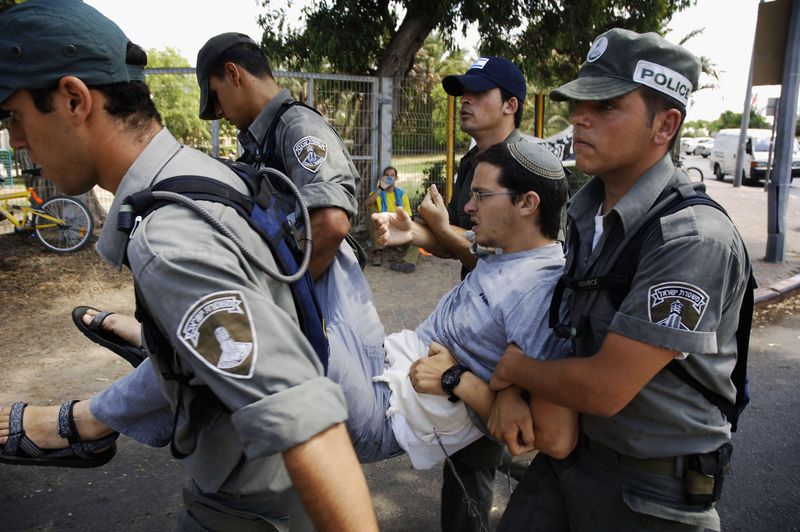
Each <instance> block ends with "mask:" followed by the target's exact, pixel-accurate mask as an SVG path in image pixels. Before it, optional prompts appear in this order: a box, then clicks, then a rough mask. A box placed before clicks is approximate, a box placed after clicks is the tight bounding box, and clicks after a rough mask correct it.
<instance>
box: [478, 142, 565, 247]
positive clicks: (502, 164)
mask: <svg viewBox="0 0 800 532" xmlns="http://www.w3.org/2000/svg"><path fill="white" fill-rule="evenodd" d="M475 161H476V162H477V163H489V164H491V165H494V166H497V167H498V168H500V177H499V178H498V180H497V182H498V184H499V185H500V186H502V187H504V188H507V189H508V190H510V191H511V192H514V195H513V196H511V201H512V202H515V201H519V200H520V199H522V195H523V194H525V193H526V192H530V191H533V192H536V193H537V194H538V195H539V199H540V203H539V229H540V230H541V232H542V235H544V236H545V237H547V238H551V239H553V240H555V239H557V238H558V231H559V229H560V228H561V209H562V208H563V206H564V203H566V201H567V192H568V188H569V185H568V183H567V179H566V177H564V178H563V179H546V178H544V177H541V176H539V175H537V174H535V173H533V172H531V171H530V170H528V169H527V168H525V167H524V166H522V165H521V164H519V163H518V162H517V160H516V159H514V157H512V156H511V152H509V151H508V146H507V145H505V144H502V143H501V144H495V145H494V146H491V147H490V148H488V149H487V150H485V151H483V152H481V153H479V154H478V155H477V156H476V158H475Z"/></svg>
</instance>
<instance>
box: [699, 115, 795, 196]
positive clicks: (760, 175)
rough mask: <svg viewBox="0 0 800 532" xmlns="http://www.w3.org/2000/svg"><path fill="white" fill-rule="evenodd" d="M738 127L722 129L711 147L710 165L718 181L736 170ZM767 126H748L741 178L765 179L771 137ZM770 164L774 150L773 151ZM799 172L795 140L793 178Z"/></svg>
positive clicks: (756, 181) (755, 180) (744, 179)
mask: <svg viewBox="0 0 800 532" xmlns="http://www.w3.org/2000/svg"><path fill="white" fill-rule="evenodd" d="M739 131H740V130H738V129H723V130H720V132H719V133H717V136H716V137H715V138H714V147H713V148H712V149H711V168H713V169H714V175H715V176H716V178H717V179H718V180H719V181H722V180H723V179H724V177H725V176H726V175H730V176H732V175H733V173H734V172H735V171H736V148H737V146H738V143H739ZM771 138H772V131H770V130H769V129H748V130H747V141H746V143H745V153H744V158H745V159H744V164H743V165H742V182H743V183H747V184H757V183H758V181H759V180H762V179H764V177H765V176H766V173H767V162H768V161H769V148H770V139H771ZM772 159H773V164H774V161H775V154H774V153H773V155H772ZM797 176H800V144H798V143H797V140H795V141H794V150H793V153H792V179H794V178H795V177H797Z"/></svg>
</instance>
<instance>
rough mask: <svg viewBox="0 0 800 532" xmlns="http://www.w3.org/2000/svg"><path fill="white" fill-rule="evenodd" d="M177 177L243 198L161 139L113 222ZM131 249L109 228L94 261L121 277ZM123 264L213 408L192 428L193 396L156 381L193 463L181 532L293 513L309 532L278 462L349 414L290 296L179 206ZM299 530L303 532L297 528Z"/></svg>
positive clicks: (145, 231) (215, 208) (231, 214)
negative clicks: (211, 181)
mask: <svg viewBox="0 0 800 532" xmlns="http://www.w3.org/2000/svg"><path fill="white" fill-rule="evenodd" d="M182 174H194V175H203V176H208V177H211V178H215V179H219V180H220V181H223V182H225V183H227V184H228V185H231V186H233V187H235V188H237V189H239V190H240V191H242V192H244V191H245V189H244V188H243V185H242V183H241V181H240V179H239V178H238V177H236V176H235V175H233V174H232V172H230V171H229V170H228V169H227V168H225V167H224V165H222V164H220V163H218V162H215V161H213V160H212V159H209V158H208V157H207V156H205V155H203V154H202V153H200V152H198V151H196V150H193V149H191V148H187V147H184V146H181V145H180V144H178V142H177V141H175V139H174V138H173V137H172V136H171V135H170V134H169V132H167V131H166V130H163V131H161V132H160V133H159V134H158V135H157V136H156V137H154V139H153V140H152V141H151V143H150V144H149V145H148V146H147V148H146V149H145V150H144V151H143V152H142V154H141V155H140V156H139V157H138V158H137V160H136V161H135V162H134V164H133V165H132V166H131V167H130V169H129V170H128V172H127V173H126V175H125V178H124V179H123V181H122V184H121V185H120V188H119V190H118V191H117V195H116V199H115V201H114V204H113V205H112V208H111V211H110V212H109V218H110V219H115V218H116V215H117V213H118V212H119V206H120V203H121V201H122V199H124V198H125V197H126V196H127V195H128V194H131V193H133V192H136V191H138V190H142V189H144V188H147V187H149V186H151V185H152V184H154V183H155V182H158V181H160V180H162V179H165V178H167V177H171V176H175V175H182ZM202 204H203V206H204V207H205V208H206V209H208V211H209V212H210V213H211V214H212V215H213V216H214V217H216V218H218V219H219V220H220V221H222V223H224V224H225V225H226V226H227V227H228V228H230V229H231V231H233V233H234V234H235V235H236V236H238V237H239V238H240V239H241V240H242V241H243V242H244V244H245V245H246V246H247V247H248V248H250V249H251V250H254V251H255V253H256V254H257V256H258V257H259V258H260V259H261V260H262V261H264V262H266V263H267V264H268V265H270V266H272V267H275V263H274V260H273V258H272V255H271V253H270V252H269V250H268V249H267V247H266V246H265V245H264V243H263V242H262V241H261V239H260V237H259V236H258V235H257V234H256V233H255V232H253V231H252V229H251V228H250V227H249V225H248V224H247V222H246V221H245V220H244V219H243V218H242V217H241V216H240V215H239V214H237V213H236V212H235V211H234V210H233V209H231V208H229V207H225V206H223V205H221V204H219V203H210V202H202ZM126 241H127V238H126V237H125V236H124V235H122V234H121V233H119V232H117V231H116V230H115V228H114V226H113V225H108V226H107V227H106V228H104V230H103V233H102V235H101V237H100V240H99V241H98V246H97V248H98V252H99V253H100V254H101V256H103V257H104V258H105V259H106V260H107V261H109V262H110V263H111V264H113V265H116V266H119V265H121V264H122V260H123V256H124V253H125V246H126V243H127V242H126ZM128 259H129V261H130V267H131V270H132V272H133V275H134V279H135V281H136V285H137V288H138V290H139V295H140V297H141V299H142V300H143V303H144V304H145V305H146V307H147V308H148V309H149V311H150V313H151V315H152V317H153V318H154V320H155V321H156V323H157V326H158V328H159V329H160V331H162V332H163V333H164V334H165V335H166V336H167V337H168V340H169V341H170V342H171V343H172V344H173V345H174V347H175V349H176V351H177V353H178V355H179V357H178V363H177V369H178V372H179V373H181V374H183V375H185V376H187V377H189V379H190V382H191V384H192V385H193V386H208V388H209V389H210V390H211V392H213V394H214V395H215V396H216V397H217V398H219V401H220V404H213V403H212V404H206V405H204V409H203V413H202V416H201V419H200V421H199V423H198V422H197V421H196V420H195V423H193V425H194V426H190V424H189V417H188V409H189V406H190V404H191V400H192V397H193V395H194V393H195V392H194V391H193V390H194V389H192V388H187V387H181V386H180V385H178V383H177V382H175V381H172V380H162V383H161V385H162V390H163V392H164V395H165V396H166V397H167V399H168V400H169V403H170V405H171V407H172V409H174V410H177V424H176V431H175V444H176V446H177V449H178V450H179V451H181V452H185V453H188V454H189V455H188V457H187V458H186V459H185V460H184V463H185V465H186V467H187V469H188V471H189V473H190V475H191V478H192V485H191V486H190V488H189V490H188V492H187V494H186V497H187V503H189V504H190V507H191V510H192V514H193V516H194V517H189V516H188V514H185V515H184V516H183V517H182V518H181V521H180V523H179V526H180V527H182V528H186V529H192V528H193V527H195V526H197V522H196V521H194V519H197V520H199V521H203V522H205V523H207V524H208V523H214V520H215V519H217V518H219V516H220V509H221V508H222V509H223V510H222V513H223V514H224V513H226V512H227V511H228V510H227V509H228V508H232V509H234V511H233V512H232V513H235V512H236V511H243V512H249V513H252V514H256V515H258V516H261V518H263V519H267V520H269V524H267V523H266V522H262V523H261V524H262V525H263V526H264V527H263V528H262V529H264V530H270V529H271V528H270V524H271V525H272V526H275V527H276V528H277V529H280V530H286V529H288V516H289V514H290V513H291V514H292V519H293V523H292V525H293V526H292V529H293V530H295V529H302V528H307V527H308V526H309V524H308V521H307V518H306V517H305V516H304V515H303V512H302V509H301V505H300V503H299V501H298V499H297V496H296V494H295V493H294V491H293V490H292V485H291V480H290V478H289V476H288V474H287V472H286V470H285V468H284V465H283V460H282V458H281V455H280V453H281V452H282V451H284V450H286V449H289V448H291V447H293V446H295V445H297V444H299V443H302V442H305V441H307V440H308V439H310V438H312V437H313V436H315V435H316V434H318V433H320V432H321V431H323V430H325V429H327V428H328V427H330V426H332V425H334V424H336V423H339V422H342V421H344V420H345V419H346V417H347V409H346V406H345V403H344V397H343V394H342V391H341V389H340V387H339V386H338V385H337V384H334V383H333V382H332V381H330V380H328V379H327V378H325V377H324V376H323V368H322V365H321V363H320V362H319V360H318V359H317V356H316V354H315V352H314V350H313V348H312V347H311V345H310V344H309V343H308V341H307V339H306V338H305V336H304V335H303V333H302V331H301V330H300V328H299V327H298V324H297V316H296V313H295V306H294V302H293V300H292V294H291V291H290V289H289V288H288V287H287V286H286V285H284V284H282V283H279V282H277V281H275V280H273V279H271V278H270V277H269V276H267V275H266V274H265V273H263V272H261V271H260V270H258V269H257V268H255V267H253V266H252V265H251V264H250V263H249V261H248V260H247V259H246V258H245V257H244V256H243V255H242V253H241V251H240V250H239V248H238V247H237V246H236V245H235V244H234V243H233V242H232V241H231V240H229V239H228V238H226V237H225V236H223V235H221V234H220V233H219V232H218V231H217V230H216V229H214V228H213V227H211V226H210V225H209V224H208V223H207V222H205V221H203V220H202V219H200V218H199V217H198V216H197V215H196V214H195V213H194V212H193V211H191V210H189V209H187V208H186V207H183V206H178V205H174V204H173V205H167V206H165V207H162V208H161V209H158V210H157V211H155V212H154V213H152V214H151V215H150V216H148V217H147V218H145V219H144V221H143V222H142V223H141V224H140V225H139V226H138V227H137V228H135V229H134V231H133V233H132V234H131V240H130V242H129V243H128ZM276 331H280V334H276ZM140 367H145V365H143V366H140ZM202 494H206V495H205V496H203V495H202ZM218 505H221V507H219V506H218ZM214 508H217V509H216V510H214ZM206 514H208V515H206ZM295 518H297V520H298V523H301V522H302V526H297V527H295V526H294V519H295ZM224 519H225V520H224V521H223V523H224V524H225V526H226V527H228V528H230V527H231V526H234V525H232V524H231V523H235V526H240V525H241V526H242V527H244V526H250V525H252V523H250V521H251V520H252V519H253V517H252V516H244V515H239V516H238V517H237V516H230V515H229V516H227V517H225V518H224ZM229 519H233V521H230V520H229Z"/></svg>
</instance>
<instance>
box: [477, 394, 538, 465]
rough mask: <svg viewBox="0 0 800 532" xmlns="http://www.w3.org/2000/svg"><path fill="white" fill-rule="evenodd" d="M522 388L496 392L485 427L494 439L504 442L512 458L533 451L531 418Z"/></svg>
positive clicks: (533, 439)
mask: <svg viewBox="0 0 800 532" xmlns="http://www.w3.org/2000/svg"><path fill="white" fill-rule="evenodd" d="M522 396H523V393H522V388H520V387H518V386H510V387H508V388H505V389H504V390H502V391H500V392H498V393H497V394H496V395H495V398H494V401H493V402H492V413H491V415H490V416H489V421H488V422H487V424H486V426H487V427H488V429H489V431H490V432H491V433H492V436H494V438H495V439H497V440H499V441H503V442H505V444H506V445H507V446H508V452H510V453H511V455H512V456H517V455H519V454H522V453H527V452H530V451H533V450H534V443H535V438H534V434H533V418H532V417H531V409H530V406H529V405H528V402H527V401H526V400H525V399H523V397H522Z"/></svg>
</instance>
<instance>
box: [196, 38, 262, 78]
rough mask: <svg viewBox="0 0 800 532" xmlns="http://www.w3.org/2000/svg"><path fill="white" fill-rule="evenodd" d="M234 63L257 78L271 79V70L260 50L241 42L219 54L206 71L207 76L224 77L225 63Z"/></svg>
mask: <svg viewBox="0 0 800 532" xmlns="http://www.w3.org/2000/svg"><path fill="white" fill-rule="evenodd" d="M229 62H230V63H236V64H237V65H240V66H241V67H242V68H244V69H245V70H247V71H248V72H250V73H251V74H252V75H254V76H255V77H257V78H262V79H263V78H271V77H273V76H272V69H271V68H270V67H269V63H268V62H267V58H266V57H264V54H263V53H261V48H259V47H258V46H256V45H254V44H250V43H246V42H242V43H238V44H234V45H233V46H231V47H229V48H227V49H226V50H225V51H223V52H222V53H220V54H219V56H218V57H217V59H216V60H215V61H214V64H213V65H211V68H209V69H208V75H209V77H210V76H214V77H216V78H223V77H225V63H229Z"/></svg>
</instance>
